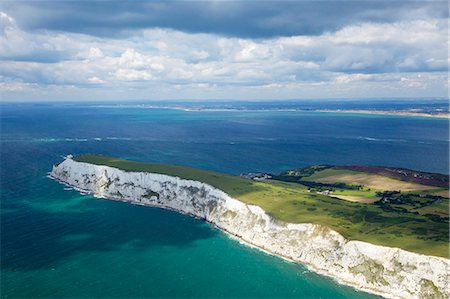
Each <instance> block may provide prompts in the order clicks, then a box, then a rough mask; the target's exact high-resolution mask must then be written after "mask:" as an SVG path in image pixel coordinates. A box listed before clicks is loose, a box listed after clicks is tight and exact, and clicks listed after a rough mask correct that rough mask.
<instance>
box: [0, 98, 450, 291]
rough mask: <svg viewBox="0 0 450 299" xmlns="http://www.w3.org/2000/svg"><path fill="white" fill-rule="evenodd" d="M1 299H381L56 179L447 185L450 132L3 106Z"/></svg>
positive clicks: (326, 119) (352, 122) (435, 127)
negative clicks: (90, 174) (333, 173)
mask: <svg viewBox="0 0 450 299" xmlns="http://www.w3.org/2000/svg"><path fill="white" fill-rule="evenodd" d="M0 108H1V127H0V129H1V140H0V141H1V143H0V146H1V148H0V154H1V155H0V158H1V174H0V179H1V188H0V192H1V193H0V196H1V218H0V220H1V289H0V291H1V297H3V298H49V297H58V298H99V297H108V298H132V297H134V298H136V297H158V298H159V297H170V298H225V297H228V298H239V297H246V298H256V297H260V298H375V296H372V295H368V294H366V293H363V292H358V291H356V290H354V289H352V288H350V287H346V286H342V285H339V284H337V283H336V282H334V281H333V280H332V279H330V278H326V277H322V276H319V275H317V274H315V273H313V272H310V271H308V269H307V268H306V267H304V266H301V265H297V264H293V263H290V262H287V261H284V260H282V259H280V258H277V257H273V256H270V255H268V254H266V253H263V252H260V251H258V250H256V249H253V248H249V247H247V246H245V245H242V244H240V243H239V242H238V241H236V240H233V239H231V238H229V237H228V236H227V235H225V234H224V233H222V232H220V231H218V230H216V229H214V228H213V227H212V226H211V225H209V224H207V223H204V222H202V221H200V220H196V219H193V218H190V217H187V216H184V215H180V214H177V213H175V212H171V211H166V210H161V209H156V208H150V207H141V206H133V205H130V204H126V203H122V202H114V201H108V200H100V199H96V198H93V197H92V196H89V195H81V194H80V193H78V192H76V191H74V190H71V189H70V188H67V187H65V186H63V185H61V184H59V183H58V182H56V181H53V180H51V179H49V178H48V177H47V173H48V172H49V171H50V170H51V167H52V165H53V164H54V163H57V162H59V161H61V160H62V158H63V156H64V155H67V154H80V153H100V154H105V155H112V156H118V157H121V158H126V159H133V160H140V161H153V162H161V163H171V164H180V165H187V166H192V167H198V168H202V169H208V170H215V171H220V172H226V173H230V174H239V173H241V172H251V171H266V172H280V171H282V170H286V169H290V168H295V167H302V166H307V165H311V164H370V165H388V166H399V167H407V168H412V169H416V170H423V171H433V172H441V173H448V172H449V169H448V164H449V158H448V150H449V129H448V120H446V119H436V118H424V117H404V116H382V115H358V114H339V113H321V112H300V111H292V112H289V111H269V110H268V111H254V110H241V111H183V110H176V109H148V108H140V107H135V106H129V107H126V106H125V107H122V106H121V107H119V106H116V105H109V106H108V105H95V104H70V103H67V104H1V105H0Z"/></svg>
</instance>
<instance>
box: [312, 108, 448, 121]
mask: <svg viewBox="0 0 450 299" xmlns="http://www.w3.org/2000/svg"><path fill="white" fill-rule="evenodd" d="M314 111H317V112H325V113H348V114H351V113H354V114H372V115H392V116H416V117H430V118H443V119H450V114H449V113H439V114H431V113H422V112H408V111H385V110H364V109H318V110H314Z"/></svg>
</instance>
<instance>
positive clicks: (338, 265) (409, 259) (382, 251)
mask: <svg viewBox="0 0 450 299" xmlns="http://www.w3.org/2000/svg"><path fill="white" fill-rule="evenodd" d="M51 176H52V177H54V178H56V179H58V180H60V181H62V182H64V183H66V184H69V185H71V186H74V187H76V188H79V189H81V190H84V191H88V192H91V193H93V194H94V195H95V196H98V197H103V198H109V199H116V200H122V201H128V202H132V203H135V204H141V205H150V206H156V207H162V208H168V209H172V210H176V211H179V212H182V213H185V214H189V215H193V216H195V217H198V218H202V219H205V220H206V221H209V222H211V223H213V224H214V225H216V226H217V227H218V228H220V229H221V230H223V231H226V232H228V233H230V234H232V235H234V236H236V237H238V238H240V239H241V240H243V241H245V242H247V243H249V244H251V245H253V246H256V247H259V248H261V249H263V250H265V251H267V252H269V253H272V254H275V255H278V256H282V257H284V258H288V259H290V260H293V261H296V262H299V263H303V264H306V265H308V266H309V267H310V268H311V269H312V270H314V271H316V272H318V273H321V274H324V275H327V276H331V277H333V278H335V279H336V280H337V281H339V282H341V283H343V284H347V285H351V286H354V287H356V288H358V289H361V290H365V291H368V292H372V293H376V294H380V295H383V296H385V297H395V298H449V297H450V287H449V279H450V275H449V270H450V261H449V260H448V259H445V258H440V257H434V256H426V255H421V254H416V253H412V252H408V251H404V250H401V249H398V248H389V247H383V246H377V245H373V244H370V243H365V242H359V241H349V240H347V239H345V238H344V237H343V236H342V235H340V234H339V233H337V232H336V231H333V230H331V229H329V228H328V227H325V226H322V225H317V224H310V223H301V224H292V223H284V222H281V221H278V220H276V219H274V218H272V217H270V216H269V215H267V214H266V213H265V212H264V210H262V209H261V208H260V207H258V206H253V205H247V204H245V203H243V202H241V201H238V200H236V199H234V198H231V197H230V196H228V195H227V194H226V193H224V192H223V191H221V190H218V189H216V188H214V187H212V186H210V185H208V184H205V183H201V182H197V181H192V180H185V179H181V178H178V177H172V176H167V175H162V174H155V173H144V172H128V171H123V170H120V169H116V168H112V167H107V166H101V165H93V164H88V163H82V162H77V161H74V160H73V159H71V158H70V157H68V158H66V159H65V160H64V161H63V162H61V163H60V164H58V165H56V166H54V167H53V170H52V172H51Z"/></svg>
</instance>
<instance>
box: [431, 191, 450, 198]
mask: <svg viewBox="0 0 450 299" xmlns="http://www.w3.org/2000/svg"><path fill="white" fill-rule="evenodd" d="M449 192H450V191H449V190H442V191H439V192H436V193H433V195H438V196H442V197H447V198H450V194H449Z"/></svg>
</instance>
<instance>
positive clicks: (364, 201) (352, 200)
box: [330, 194, 380, 203]
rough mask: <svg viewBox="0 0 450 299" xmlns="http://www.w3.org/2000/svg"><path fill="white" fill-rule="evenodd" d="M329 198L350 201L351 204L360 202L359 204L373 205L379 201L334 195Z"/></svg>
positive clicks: (377, 199) (376, 199)
mask: <svg viewBox="0 0 450 299" xmlns="http://www.w3.org/2000/svg"><path fill="white" fill-rule="evenodd" d="M330 196H331V197H336V198H339V199H343V200H347V201H351V202H360V203H374V202H376V201H379V200H380V199H379V198H367V197H362V196H354V195H335V194H331V195H330Z"/></svg>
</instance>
